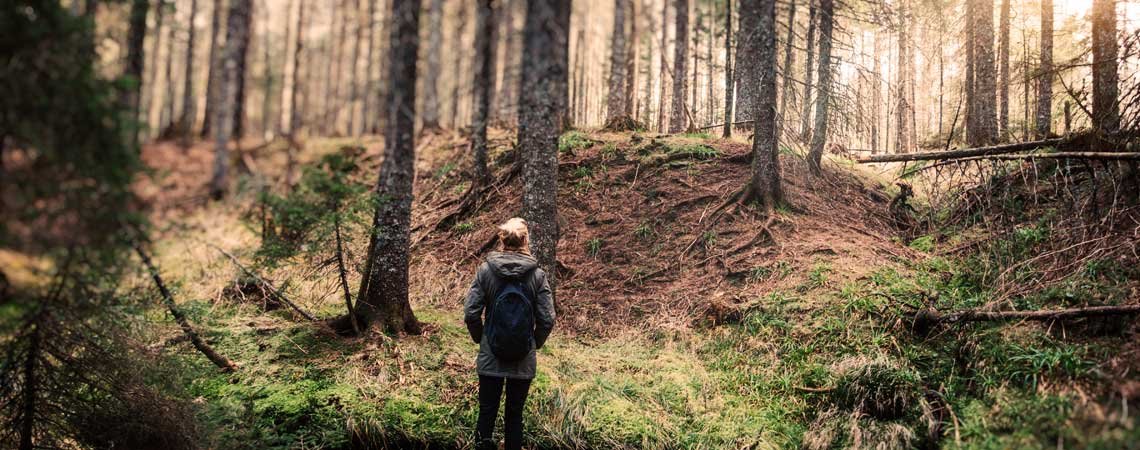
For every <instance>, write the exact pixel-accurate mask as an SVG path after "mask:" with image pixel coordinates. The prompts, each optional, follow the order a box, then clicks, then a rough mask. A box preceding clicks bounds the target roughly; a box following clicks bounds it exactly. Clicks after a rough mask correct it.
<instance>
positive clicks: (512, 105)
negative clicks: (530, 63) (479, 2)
mask: <svg viewBox="0 0 1140 450" xmlns="http://www.w3.org/2000/svg"><path fill="white" fill-rule="evenodd" d="M502 1H503V2H504V5H503V7H502V8H500V11H499V13H500V14H501V16H500V18H501V20H499V26H501V27H502V28H500V29H501V30H502V34H503V35H502V40H503V46H504V47H505V51H504V52H502V55H501V56H502V66H501V67H500V68H499V73H501V74H502V75H503V76H502V77H501V78H502V82H501V83H499V90H498V92H497V93H496V94H495V95H494V96H493V97H492V98H493V99H494V102H495V103H494V107H493V108H492V110H491V122H513V121H514V120H517V117H516V116H517V113H518V104H517V102H518V95H517V92H516V90H517V89H518V87H519V65H520V64H521V61H520V59H519V53H520V51H521V48H522V32H521V30H519V29H518V27H516V22H517V21H516V20H515V15H516V14H518V11H519V9H520V8H519V4H520V3H521V1H522V0H502ZM523 9H525V8H523Z"/></svg>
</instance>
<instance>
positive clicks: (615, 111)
mask: <svg viewBox="0 0 1140 450" xmlns="http://www.w3.org/2000/svg"><path fill="white" fill-rule="evenodd" d="M628 1H629V0H614V23H613V34H612V35H611V37H610V76H609V82H608V89H609V90H608V91H607V92H608V93H607V95H606V123H607V124H609V123H610V122H611V121H613V120H615V119H618V118H621V117H622V116H623V115H625V100H626V98H625V88H626V86H625V69H626V67H625V64H626V57H625V52H626V47H627V46H626V42H625V41H626V35H625V12H626V3H627V2H628Z"/></svg>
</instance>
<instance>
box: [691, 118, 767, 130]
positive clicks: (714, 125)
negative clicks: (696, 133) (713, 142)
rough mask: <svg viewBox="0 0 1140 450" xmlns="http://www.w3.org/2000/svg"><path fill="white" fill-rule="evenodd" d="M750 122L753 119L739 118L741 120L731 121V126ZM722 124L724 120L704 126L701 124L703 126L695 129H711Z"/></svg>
mask: <svg viewBox="0 0 1140 450" xmlns="http://www.w3.org/2000/svg"><path fill="white" fill-rule="evenodd" d="M752 122H755V120H741V121H739V122H733V123H732V126H737V125H744V124H746V123H752ZM723 126H724V122H721V123H714V124H712V125H705V126H703V127H700V128H697V130H700V131H704V130H711V129H713V128H720V127H723Z"/></svg>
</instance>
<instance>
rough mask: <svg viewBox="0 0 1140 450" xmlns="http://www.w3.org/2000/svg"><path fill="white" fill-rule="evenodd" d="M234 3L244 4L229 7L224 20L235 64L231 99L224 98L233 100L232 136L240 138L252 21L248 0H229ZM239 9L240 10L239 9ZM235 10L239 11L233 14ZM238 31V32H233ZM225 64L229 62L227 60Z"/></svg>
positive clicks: (228, 46)
mask: <svg viewBox="0 0 1140 450" xmlns="http://www.w3.org/2000/svg"><path fill="white" fill-rule="evenodd" d="M231 1H233V2H234V4H235V5H244V6H243V7H242V8H234V7H231V8H230V15H229V18H228V19H227V20H226V49H227V50H228V49H229V48H231V47H230V42H232V41H234V40H235V39H236V42H234V43H235V45H234V47H233V48H234V49H235V50H234V51H235V54H234V55H229V56H230V57H232V58H233V59H234V63H235V64H236V68H235V72H234V73H233V75H234V79H233V82H234V86H233V92H232V96H233V98H232V99H224V101H225V102H231V101H232V102H233V104H232V106H231V112H232V114H233V119H232V120H233V135H232V136H233V138H234V139H237V140H241V138H242V136H244V135H245V78H246V69H247V67H248V64H247V61H248V56H249V41H250V39H251V38H253V33H252V32H251V31H250V24H251V23H252V22H253V14H252V12H251V10H252V9H253V4H252V3H251V2H250V0H231ZM239 10H240V11H239ZM235 11H239V12H237V13H236V15H235ZM232 20H238V21H240V23H237V24H233V25H230V23H229V22H230V21H232ZM235 31H236V32H238V33H239V34H236V35H235V34H233V33H235ZM226 64H229V62H227V63H226Z"/></svg>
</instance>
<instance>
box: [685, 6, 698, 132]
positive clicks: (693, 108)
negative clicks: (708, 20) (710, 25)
mask: <svg viewBox="0 0 1140 450" xmlns="http://www.w3.org/2000/svg"><path fill="white" fill-rule="evenodd" d="M693 9H694V10H695V14H694V15H695V17H696V20H697V22H696V23H695V24H693V30H692V33H691V34H692V36H693V41H692V49H690V50H689V53H690V54H692V58H693V61H692V62H693V64H692V65H691V66H689V70H688V73H689V74H690V75H689V76H690V77H691V80H689V86H688V87H689V89H690V93H689V94H688V98H689V109H688V113H687V114H685V116H686V117H687V118H689V119H691V120H690V121H689V122H690V123H689V128H690V129H691V128H692V127H694V126H696V124H695V123H692V121H694V120H697V113H698V112H699V111H698V110H697V105H700V102H698V101H697V74H698V73H700V72H701V71H700V64H699V62H698V61H697V56H698V55H699V54H700V48H701V8H700V3H695V4H694V5H693Z"/></svg>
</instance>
